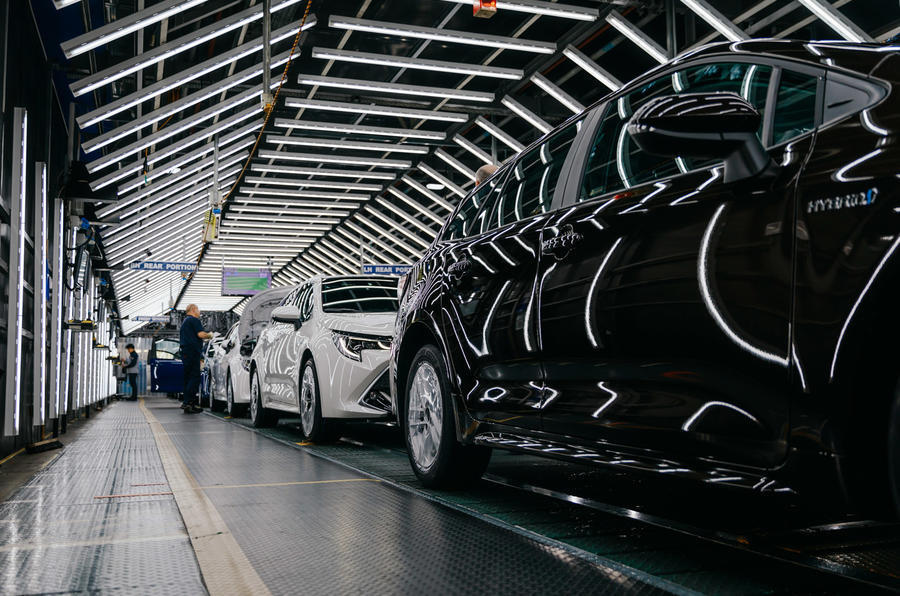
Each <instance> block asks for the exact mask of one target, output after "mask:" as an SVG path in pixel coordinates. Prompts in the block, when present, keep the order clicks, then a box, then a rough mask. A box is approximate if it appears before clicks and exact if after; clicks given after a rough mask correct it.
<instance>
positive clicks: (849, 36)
mask: <svg viewBox="0 0 900 596" xmlns="http://www.w3.org/2000/svg"><path fill="white" fill-rule="evenodd" d="M800 4H802V5H803V6H805V7H806V8H807V9H808V10H809V11H810V12H811V13H813V14H814V15H816V16H817V17H819V18H820V19H821V20H822V21H823V22H824V23H825V24H826V25H828V26H829V27H831V28H832V29H834V31H835V32H836V33H837V34H838V35H840V36H841V37H843V38H844V39H846V40H847V41H855V42H859V43H863V42H868V43H871V42H873V41H875V40H874V39H873V38H872V37H871V36H869V35H868V34H866V32H865V31H863V30H862V29H860V28H859V27H858V26H857V25H856V23H854V22H853V21H851V20H850V19H848V18H847V17H845V16H844V15H842V14H841V13H840V12H838V10H837V9H836V8H834V7H833V6H832V5H831V4H829V3H827V2H822V1H821V0H800Z"/></svg>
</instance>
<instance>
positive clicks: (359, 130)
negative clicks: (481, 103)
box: [275, 118, 447, 141]
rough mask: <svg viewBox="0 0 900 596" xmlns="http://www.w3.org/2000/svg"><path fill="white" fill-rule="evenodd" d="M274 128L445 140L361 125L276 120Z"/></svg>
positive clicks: (428, 132)
mask: <svg viewBox="0 0 900 596" xmlns="http://www.w3.org/2000/svg"><path fill="white" fill-rule="evenodd" d="M275 126H277V127H279V128H292V129H293V128H296V129H300V130H312V131H317V132H339V133H345V134H366V135H373V136H383V137H401V138H410V139H426V140H429V141H443V140H444V139H446V138H447V134H446V133H443V132H439V131H432V130H415V129H409V128H390V127H387V126H365V125H362V124H340V123H337V122H314V121H310V120H290V119H288V118H276V119H275Z"/></svg>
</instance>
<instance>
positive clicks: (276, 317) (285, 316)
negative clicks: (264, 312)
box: [272, 306, 303, 325]
mask: <svg viewBox="0 0 900 596" xmlns="http://www.w3.org/2000/svg"><path fill="white" fill-rule="evenodd" d="M272 320H273V321H276V322H278V323H293V324H294V325H298V324H299V323H300V322H301V321H302V320H303V319H302V318H301V316H300V309H299V308H297V307H296V306H279V307H278V308H275V309H273V310H272Z"/></svg>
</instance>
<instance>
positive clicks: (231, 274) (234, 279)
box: [222, 268, 272, 296]
mask: <svg viewBox="0 0 900 596" xmlns="http://www.w3.org/2000/svg"><path fill="white" fill-rule="evenodd" d="M270 287H272V271H271V270H269V269H246V268H239V269H223V270H222V295H223V296H254V295H256V294H259V293H260V292H262V291H265V290H268V289H269V288H270Z"/></svg>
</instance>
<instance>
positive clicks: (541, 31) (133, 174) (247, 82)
mask: <svg viewBox="0 0 900 596" xmlns="http://www.w3.org/2000/svg"><path fill="white" fill-rule="evenodd" d="M40 1H47V2H49V1H50V0H40ZM269 1H270V10H271V21H270V22H271V27H270V31H271V35H270V54H271V58H270V71H269V77H268V80H269V82H268V85H269V86H270V88H271V89H272V90H273V91H274V90H275V89H277V88H278V87H279V85H281V87H280V89H279V92H278V98H277V101H276V103H275V106H274V109H273V110H272V112H271V114H270V115H269V117H268V120H266V113H265V112H264V111H263V109H262V107H261V105H262V104H261V95H262V93H263V89H264V86H265V85H266V82H265V81H264V72H263V70H264V68H263V64H264V63H265V58H264V52H263V46H264V42H263V38H264V31H263V21H264V10H263V5H262V0H159V1H154V0H106V1H105V2H102V3H101V2H100V0H53V2H54V3H55V4H56V6H57V8H59V10H60V14H66V15H70V16H71V17H72V18H77V17H78V14H79V11H80V14H81V19H82V22H84V23H89V24H90V26H88V27H85V29H86V30H87V33H84V34H83V35H80V36H78V37H75V38H73V39H66V40H63V41H62V43H61V48H62V51H63V52H64V53H65V55H66V57H67V58H68V65H69V73H70V89H71V91H72V93H73V94H74V95H75V97H76V98H77V100H78V102H79V104H78V105H79V107H78V113H77V118H76V121H77V124H78V127H79V130H80V134H81V148H82V150H83V152H84V159H85V161H86V162H87V167H88V170H89V172H90V173H91V174H92V176H93V182H92V183H91V186H92V187H93V188H94V189H95V190H101V189H104V190H106V191H113V190H114V191H115V192H116V193H117V195H118V201H117V202H115V203H112V204H105V205H103V206H101V207H99V208H98V210H97V214H98V216H99V217H100V218H101V219H102V220H103V221H109V220H117V221H118V223H117V224H115V225H106V226H104V227H102V228H101V230H100V232H101V235H102V238H103V246H104V250H105V253H106V259H107V262H108V263H109V264H110V265H111V266H113V268H114V269H116V270H115V271H114V272H113V274H112V281H113V286H114V289H115V293H116V296H117V298H118V299H119V312H120V315H121V316H123V317H126V316H127V317H130V319H133V318H134V316H136V315H157V314H162V313H164V312H166V311H167V310H168V309H169V308H170V307H171V306H173V305H174V306H177V307H178V308H184V306H185V305H187V304H188V303H191V302H194V303H197V304H198V305H199V306H200V308H201V309H203V310H228V309H232V308H234V309H236V310H238V311H239V310H240V309H241V306H242V303H241V301H242V299H241V298H240V297H233V296H222V295H221V281H222V269H223V268H231V267H269V268H270V269H271V270H272V272H273V283H274V284H276V285H287V284H294V283H297V282H299V281H301V280H303V279H305V278H307V277H309V276H312V275H316V274H320V273H324V274H344V273H356V272H359V270H360V265H361V264H362V263H405V264H411V263H413V262H414V261H415V260H416V259H417V258H418V256H419V255H420V254H421V253H422V251H423V250H424V249H425V248H426V247H427V246H428V245H429V244H430V242H431V241H432V239H433V237H434V236H435V234H436V233H437V232H438V230H439V229H440V226H441V225H442V223H443V221H444V219H445V218H446V217H447V216H448V215H449V213H450V211H451V210H452V209H453V207H454V206H455V205H456V203H457V202H458V200H459V199H460V198H461V197H463V196H465V194H466V193H467V192H468V190H469V189H470V188H471V186H472V184H473V183H474V180H473V176H474V171H475V170H476V169H477V168H478V167H480V166H481V165H483V164H485V163H500V162H502V161H504V160H505V159H508V158H509V157H511V156H512V155H515V154H516V153H517V152H518V151H520V150H521V149H522V148H523V147H525V146H527V145H528V144H529V143H531V142H532V141H533V140H535V139H537V138H538V137H540V136H541V135H543V134H544V133H545V132H547V131H549V130H550V129H551V128H552V127H554V126H556V125H557V124H559V123H560V122H562V121H563V120H565V119H567V118H568V117H570V116H572V115H573V114H574V113H577V112H579V111H581V110H582V109H583V108H584V107H585V106H587V105H590V104H591V103H593V102H594V101H596V100H598V99H600V98H601V97H603V96H604V95H605V94H607V93H609V92H610V91H611V90H614V89H616V88H618V87H619V86H620V85H621V84H622V83H623V82H625V81H628V80H630V79H632V78H633V77H635V76H638V75H640V74H642V73H643V72H645V71H647V70H649V69H651V68H653V67H655V66H657V65H659V64H660V63H662V62H665V61H666V60H667V58H668V56H670V55H671V52H672V51H674V50H677V51H678V52H682V51H685V50H688V49H690V48H692V47H696V46H698V45H702V44H704V43H708V42H711V41H722V40H723V39H727V40H731V41H739V40H741V39H747V38H749V37H778V38H803V39H811V38H815V39H849V40H855V41H881V40H884V39H887V38H890V37H892V36H894V35H896V34H897V33H898V32H900V27H898V25H900V14H897V7H896V6H895V7H894V8H893V9H892V14H889V15H884V14H883V13H882V12H880V11H872V10H867V6H868V8H869V9H871V3H872V1H873V0H837V1H836V2H833V3H830V2H828V1H827V0H797V1H793V0H755V1H744V0H721V1H712V0H670V1H667V0H657V1H638V0H610V1H608V2H598V1H592V0H565V1H564V2H548V1H544V0H498V1H497V7H498V10H497V13H496V14H495V15H494V16H493V17H491V18H474V17H473V16H472V1H471V0H420V1H414V0H399V1H394V2H378V1H373V0H332V1H328V2H325V1H323V0H310V1H309V2H308V1H307V0H269ZM667 5H670V6H671V8H672V9H673V10H672V11H671V12H669V13H668V15H667V11H666V6H667ZM307 8H308V9H309V12H308V13H307ZM672 15H674V17H672ZM667 16H669V17H670V18H668V19H667ZM667 23H668V24H667ZM301 29H302V30H301ZM673 33H674V36H675V37H674V39H675V44H674V46H675V47H670V46H671V45H673V44H672V43H671V35H672V34H673ZM295 42H296V46H295V45H294V44H295ZM292 48H293V53H292ZM289 60H290V68H289V69H287V70H285V66H286V65H287V64H288V61H289ZM282 79H283V84H282ZM215 188H218V189H219V192H220V193H221V196H222V197H225V203H224V208H223V213H222V221H221V228H220V233H219V236H218V239H217V240H215V241H213V242H210V243H204V242H203V221H204V214H205V212H206V211H207V210H208V209H209V204H210V192H211V190H213V189H215ZM141 260H154V261H184V262H196V263H198V268H197V271H196V273H195V274H194V275H193V276H187V275H183V274H180V273H156V272H153V273H148V272H146V271H133V270H129V269H127V267H126V266H127V264H129V263H132V262H134V261H141ZM126 297H127V298H128V300H127V301H126V300H125V298H126ZM122 323H123V329H124V331H125V332H126V333H128V332H130V331H133V330H135V329H136V328H138V327H139V326H140V323H138V322H135V321H133V320H124V321H123V322H122Z"/></svg>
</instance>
